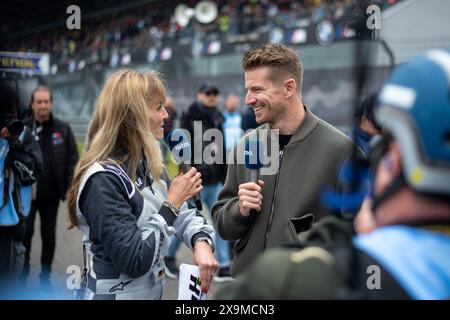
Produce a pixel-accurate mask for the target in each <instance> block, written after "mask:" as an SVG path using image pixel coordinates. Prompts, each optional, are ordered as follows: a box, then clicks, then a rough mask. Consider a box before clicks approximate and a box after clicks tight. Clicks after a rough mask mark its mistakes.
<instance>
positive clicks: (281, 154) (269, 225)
mask: <svg viewBox="0 0 450 320" xmlns="http://www.w3.org/2000/svg"><path fill="white" fill-rule="evenodd" d="M286 146H287V145H286ZM286 146H284V147H283V150H282V151H281V153H280V155H279V157H278V160H279V161H280V164H279V165H278V173H277V176H276V177H275V189H274V190H273V198H272V206H271V208H270V215H269V223H268V225H267V230H266V238H265V239H264V246H263V250H265V249H266V245H267V240H268V238H269V230H270V227H271V226H272V220H273V214H274V210H275V200H276V198H277V189H278V177H279V176H280V170H281V162H282V161H283V156H284V151H285V150H286Z"/></svg>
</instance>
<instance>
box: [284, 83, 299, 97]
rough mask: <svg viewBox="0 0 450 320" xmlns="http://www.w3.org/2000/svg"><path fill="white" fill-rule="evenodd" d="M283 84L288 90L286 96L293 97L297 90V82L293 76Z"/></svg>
mask: <svg viewBox="0 0 450 320" xmlns="http://www.w3.org/2000/svg"><path fill="white" fill-rule="evenodd" d="M283 85H284V89H285V91H286V95H285V97H286V98H290V97H292V95H294V94H295V91H296V90H297V83H296V82H295V80H294V79H292V78H291V79H287V80H284V82H283Z"/></svg>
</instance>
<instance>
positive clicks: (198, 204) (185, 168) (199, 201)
mask: <svg viewBox="0 0 450 320" xmlns="http://www.w3.org/2000/svg"><path fill="white" fill-rule="evenodd" d="M191 168H192V166H191V165H190V164H189V163H181V164H180V169H181V171H183V172H184V173H186V172H188V171H189V170H191ZM192 198H193V199H194V203H195V206H196V207H197V210H198V211H202V210H203V206H202V199H201V197H200V193H197V194H196V195H194V196H193V197H192Z"/></svg>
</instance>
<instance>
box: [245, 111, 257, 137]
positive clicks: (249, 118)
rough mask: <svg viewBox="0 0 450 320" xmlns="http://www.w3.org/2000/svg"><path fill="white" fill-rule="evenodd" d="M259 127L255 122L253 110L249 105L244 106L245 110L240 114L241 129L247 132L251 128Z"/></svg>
mask: <svg viewBox="0 0 450 320" xmlns="http://www.w3.org/2000/svg"><path fill="white" fill-rule="evenodd" d="M257 127H259V125H258V122H256V116H255V111H253V108H252V107H250V106H246V110H245V112H244V114H243V115H242V130H243V131H244V133H245V132H247V131H248V130H251V129H256V128H257Z"/></svg>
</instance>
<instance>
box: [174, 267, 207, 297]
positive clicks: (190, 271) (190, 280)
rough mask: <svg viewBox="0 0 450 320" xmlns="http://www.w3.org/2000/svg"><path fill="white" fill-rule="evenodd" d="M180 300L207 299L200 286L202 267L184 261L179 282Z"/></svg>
mask: <svg viewBox="0 0 450 320" xmlns="http://www.w3.org/2000/svg"><path fill="white" fill-rule="evenodd" d="M178 300H206V294H205V293H203V292H202V289H201V288H200V269H199V267H198V266H194V265H191V264H186V263H182V264H181V265H180V279H179V282H178Z"/></svg>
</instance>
